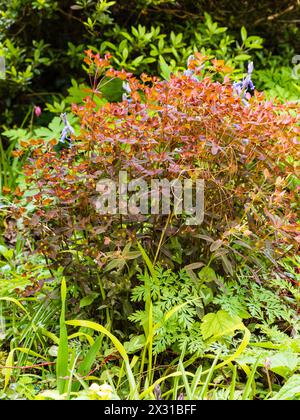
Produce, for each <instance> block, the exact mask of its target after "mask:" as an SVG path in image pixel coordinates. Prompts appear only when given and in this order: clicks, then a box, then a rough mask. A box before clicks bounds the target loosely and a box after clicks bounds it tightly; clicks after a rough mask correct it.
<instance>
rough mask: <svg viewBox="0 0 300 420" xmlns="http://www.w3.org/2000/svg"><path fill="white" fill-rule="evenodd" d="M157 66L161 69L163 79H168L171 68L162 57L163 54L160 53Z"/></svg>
mask: <svg viewBox="0 0 300 420" xmlns="http://www.w3.org/2000/svg"><path fill="white" fill-rule="evenodd" d="M159 66H160V69H161V75H162V77H163V78H164V79H165V80H170V77H171V69H170V67H169V66H168V64H167V63H166V61H165V59H164V58H163V56H162V55H161V56H160V57H159Z"/></svg>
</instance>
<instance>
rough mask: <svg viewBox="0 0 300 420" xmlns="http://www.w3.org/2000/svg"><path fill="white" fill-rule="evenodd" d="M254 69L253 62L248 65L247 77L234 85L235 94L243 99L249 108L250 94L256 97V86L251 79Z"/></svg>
mask: <svg viewBox="0 0 300 420" xmlns="http://www.w3.org/2000/svg"><path fill="white" fill-rule="evenodd" d="M253 69H254V66H253V62H252V61H251V62H250V63H249V64H248V72H247V76H246V77H245V78H244V79H243V80H241V81H240V82H234V83H233V89H234V91H235V93H236V94H237V95H238V96H240V97H241V98H242V102H243V104H244V105H245V106H249V103H248V101H247V99H248V96H249V94H250V95H251V96H253V95H254V90H255V85H254V83H253V82H252V79H251V76H252V73H253Z"/></svg>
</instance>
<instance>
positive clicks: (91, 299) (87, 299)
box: [80, 292, 99, 308]
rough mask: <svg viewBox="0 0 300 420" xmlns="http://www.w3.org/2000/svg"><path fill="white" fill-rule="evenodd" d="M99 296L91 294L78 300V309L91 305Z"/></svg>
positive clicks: (94, 293)
mask: <svg viewBox="0 0 300 420" xmlns="http://www.w3.org/2000/svg"><path fill="white" fill-rule="evenodd" d="M98 296H99V293H96V292H93V293H91V294H89V295H87V296H85V297H84V298H82V299H81V300H80V308H84V307H85V306H89V305H91V304H92V303H93V302H94V300H95V299H96V298H97V297H98Z"/></svg>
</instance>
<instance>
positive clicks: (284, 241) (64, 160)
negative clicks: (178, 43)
mask: <svg viewBox="0 0 300 420" xmlns="http://www.w3.org/2000/svg"><path fill="white" fill-rule="evenodd" d="M109 58H110V57H109V56H106V57H105V58H103V59H102V58H100V57H99V56H98V55H95V54H93V53H92V52H91V51H87V54H86V59H85V62H86V64H87V65H88V66H89V68H90V76H91V80H92V89H91V92H90V95H89V96H87V98H86V100H85V101H84V104H83V105H76V104H74V106H73V112H74V113H75V114H76V115H77V117H78V118H79V120H80V122H81V132H80V135H79V136H78V137H74V136H73V138H72V147H71V148H70V149H67V150H64V149H63V150H61V152H60V153H57V151H55V150H53V144H52V143H51V144H49V143H48V144H44V143H42V142H37V144H36V146H35V147H34V148H33V151H32V157H31V159H30V161H29V162H28V165H27V168H26V170H25V173H26V176H27V185H28V187H29V188H31V189H32V191H33V193H32V195H31V196H30V198H28V200H32V203H33V205H34V210H33V213H32V214H31V215H30V217H27V216H28V215H27V216H26V217H24V223H23V229H24V230H26V231H29V232H30V233H31V234H32V233H33V234H34V236H35V238H36V240H37V244H38V249H39V250H40V251H41V252H43V253H44V254H45V255H47V257H48V258H49V259H51V260H53V261H59V262H60V263H61V264H64V265H65V266H66V267H68V268H69V270H76V271H77V272H78V267H79V268H80V272H82V273H83V277H84V278H85V279H86V278H87V275H90V276H92V275H93V274H91V273H93V268H92V267H94V268H96V271H97V270H98V268H99V267H100V268H101V269H103V270H104V271H105V270H127V271H128V273H129V277H130V275H132V272H131V270H130V267H129V264H128V263H129V261H130V260H131V259H134V258H136V257H137V255H138V254H137V253H136V252H134V248H135V246H136V241H139V242H140V243H141V244H143V246H144V247H145V248H147V249H148V252H149V254H150V255H151V254H152V257H153V260H154V261H155V262H158V261H163V263H165V264H167V265H171V266H172V265H179V266H185V265H187V264H191V263H196V262H200V263H203V264H211V265H214V267H215V268H217V269H218V270H219V271H222V272H225V273H227V274H230V275H233V274H234V268H235V267H236V266H237V265H238V266H247V267H249V268H251V267H252V268H253V267H254V266H255V265H257V264H260V261H265V262H268V261H269V262H270V261H271V262H274V261H275V260H276V259H277V258H278V257H280V256H281V255H282V254H283V253H287V252H295V250H296V249H298V246H299V242H300V232H299V224H298V218H299V214H297V203H298V204H299V187H298V189H297V187H295V186H294V185H293V182H294V179H295V176H299V172H298V171H299V134H300V127H299V120H300V112H299V105H295V104H293V103H286V104H281V103H279V102H276V101H274V102H271V101H266V100H265V99H264V96H263V94H261V93H257V92H256V93H255V95H254V96H253V97H252V98H250V99H249V106H245V105H244V103H243V101H242V100H241V98H240V97H239V96H238V95H236V93H235V90H234V89H233V87H232V83H231V81H230V79H229V77H228V75H227V73H229V72H230V69H229V68H228V67H226V66H225V65H224V63H223V62H221V61H218V60H213V61H212V62H210V63H209V62H208V58H207V57H202V56H201V55H199V54H198V55H196V57H194V58H193V59H192V60H190V61H189V66H190V70H191V71H190V72H185V74H181V73H179V74H176V75H175V74H172V75H171V76H170V79H169V80H168V81H166V80H159V79H158V78H156V77H149V76H147V75H145V74H142V75H141V77H140V78H136V77H134V76H133V75H131V74H128V73H126V72H123V71H122V72H120V71H115V70H114V69H111V68H110V63H109ZM204 63H205V66H204ZM205 69H206V70H205ZM215 76H216V77H215ZM114 79H121V80H122V81H124V82H125V83H126V84H125V85H124V87H125V95H123V100H122V101H121V102H117V103H116V102H115V103H106V104H105V105H104V106H102V107H99V106H97V105H96V102H95V101H94V99H95V97H97V96H101V86H103V85H104V84H109V83H110V80H114ZM215 80H218V81H215ZM57 140H58V139H57ZM56 150H57V149H56ZM120 171H127V173H128V176H129V177H130V179H136V178H143V180H145V181H147V182H148V183H150V182H151V179H152V178H153V177H155V178H157V179H163V178H164V179H168V180H170V181H171V180H175V179H177V178H178V177H181V178H190V179H203V180H204V181H205V215H204V221H203V223H202V224H201V225H199V226H187V225H186V223H185V222H186V215H184V214H183V215H181V216H180V215H177V214H176V213H175V212H174V209H173V208H171V210H170V213H169V214H167V215H151V214H149V215H147V214H144V215H141V214H138V215H133V214H129V215H124V214H107V215H103V214H99V212H97V209H96V206H95V198H97V191H96V190H97V183H98V181H99V180H101V179H107V178H109V179H111V180H113V181H116V182H118V180H119V173H120ZM128 244H131V247H130V246H128ZM124 250H125V251H124ZM66 251H67V252H66ZM84 258H87V259H88V260H86V261H89V264H87V265H84V264H83V261H84ZM113 258H114V259H115V262H113V263H111V260H112V259H113ZM118 278H119V277H118V276H116V277H115V279H114V282H115V283H117V282H118Z"/></svg>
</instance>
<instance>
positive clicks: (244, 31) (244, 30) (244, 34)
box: [241, 26, 248, 42]
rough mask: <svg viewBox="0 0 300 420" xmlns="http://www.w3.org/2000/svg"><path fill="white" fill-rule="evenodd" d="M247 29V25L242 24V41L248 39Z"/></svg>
mask: <svg viewBox="0 0 300 420" xmlns="http://www.w3.org/2000/svg"><path fill="white" fill-rule="evenodd" d="M247 35H248V34H247V29H246V28H245V26H242V28H241V37H242V41H243V42H245V41H246V39H247Z"/></svg>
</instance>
